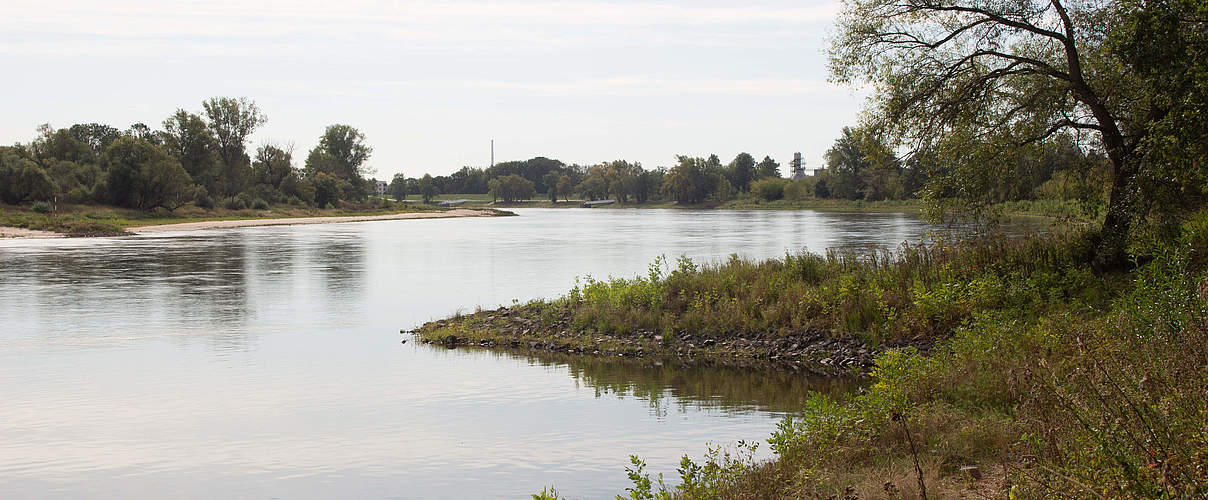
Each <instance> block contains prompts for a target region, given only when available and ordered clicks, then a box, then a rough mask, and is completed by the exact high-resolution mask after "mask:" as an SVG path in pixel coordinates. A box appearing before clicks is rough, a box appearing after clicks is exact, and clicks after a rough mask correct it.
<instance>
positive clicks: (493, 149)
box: [491, 139, 495, 167]
mask: <svg viewBox="0 0 1208 500" xmlns="http://www.w3.org/2000/svg"><path fill="white" fill-rule="evenodd" d="M491 166H492V167H494V166H495V139H491Z"/></svg>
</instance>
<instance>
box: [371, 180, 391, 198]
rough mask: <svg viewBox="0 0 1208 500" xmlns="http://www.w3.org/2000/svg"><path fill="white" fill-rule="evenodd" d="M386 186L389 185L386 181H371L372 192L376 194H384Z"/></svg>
mask: <svg viewBox="0 0 1208 500" xmlns="http://www.w3.org/2000/svg"><path fill="white" fill-rule="evenodd" d="M387 186H389V184H386V181H379V180H374V181H373V192H374V193H377V195H378V196H386V187H387Z"/></svg>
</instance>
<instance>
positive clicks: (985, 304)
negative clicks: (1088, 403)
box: [560, 233, 1108, 343]
mask: <svg viewBox="0 0 1208 500" xmlns="http://www.w3.org/2000/svg"><path fill="white" fill-rule="evenodd" d="M1090 250H1091V244H1090V242H1089V239H1088V238H1087V236H1086V235H1085V234H1081V233H1077V234H1066V235H1062V236H1056V237H1047V238H1016V239H1012V238H1007V237H1002V236H995V237H991V236H987V237H982V238H978V239H975V240H969V241H963V242H959V243H958V242H956V241H953V242H944V241H941V242H933V243H930V244H926V245H902V246H901V247H899V248H897V249H895V250H872V251H857V250H850V249H848V250H832V251H828V252H826V253H825V254H821V255H819V254H812V253H796V254H788V255H785V256H784V257H783V258H781V259H771V260H767V261H763V262H751V261H747V260H743V259H739V258H738V257H737V256H731V258H730V259H729V260H728V261H727V262H724V263H721V264H716V265H698V264H697V263H695V262H693V261H692V260H691V259H688V258H686V257H681V258H680V259H679V260H678V261H677V262H676V263H675V265H674V266H672V265H670V264H669V263H668V262H667V261H666V260H665V259H658V260H656V261H655V262H654V263H652V264H651V266H650V270H649V272H648V273H647V275H646V276H639V277H635V278H629V279H617V278H613V279H608V280H595V279H591V278H587V279H586V280H585V281H584V282H581V283H579V284H578V285H576V286H575V288H574V289H572V290H571V292H570V293H569V294H568V295H567V296H566V297H565V298H563V299H562V301H561V302H560V304H561V305H565V306H568V307H569V309H570V310H571V311H573V316H574V321H575V324H576V325H577V327H579V328H582V329H595V330H597V331H601V332H605V333H610V334H617V335H627V334H632V333H635V332H643V331H653V332H669V333H677V334H678V333H689V334H691V335H694V336H704V337H716V338H725V337H729V336H733V335H737V334H742V335H747V334H757V335H770V336H777V335H786V334H790V333H794V332H800V331H803V330H825V331H827V332H830V334H832V335H840V336H854V337H857V338H860V339H862V340H865V341H869V342H873V343H878V342H885V341H897V340H903V339H909V338H928V339H931V338H942V337H944V336H947V335H949V334H950V333H951V332H952V331H953V330H954V329H955V328H956V327H957V326H959V325H961V324H962V323H963V322H966V321H968V320H969V319H970V318H971V317H972V316H973V313H974V312H975V311H987V310H996V309H1001V308H1020V307H1028V308H1033V309H1034V310H1036V311H1044V310H1046V309H1047V308H1048V307H1049V306H1050V304H1051V303H1052V302H1053V299H1061V300H1063V301H1064V300H1066V299H1072V300H1077V301H1081V302H1085V303H1086V304H1087V305H1088V306H1090V307H1104V306H1106V303H1105V302H1104V301H1105V299H1106V294H1104V293H1102V292H1103V291H1104V290H1106V289H1107V288H1108V287H1107V284H1105V283H1103V282H1102V280H1100V279H1099V278H1096V277H1095V276H1094V275H1093V274H1091V273H1090V272H1089V271H1088V270H1087V269H1086V267H1085V265H1084V264H1085V262H1086V261H1087V260H1088V259H1089V256H1090Z"/></svg>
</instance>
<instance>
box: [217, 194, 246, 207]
mask: <svg viewBox="0 0 1208 500" xmlns="http://www.w3.org/2000/svg"><path fill="white" fill-rule="evenodd" d="M222 208H225V209H227V210H243V209H245V208H247V203H244V201H243V198H240V197H238V196H232V197H230V198H227V199H224V200H222Z"/></svg>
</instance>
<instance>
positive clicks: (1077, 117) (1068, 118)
mask: <svg viewBox="0 0 1208 500" xmlns="http://www.w3.org/2000/svg"><path fill="white" fill-rule="evenodd" d="M1138 5H1142V4H1138ZM1140 9H1144V6H1143V5H1142V6H1141V7H1140ZM1128 15H1131V14H1130V13H1129V12H1128V11H1127V9H1122V8H1121V4H1120V3H1119V0H1116V1H1113V0H1108V1H1104V2H1069V1H1068V0H846V2H845V9H844V11H843V14H842V15H841V17H840V20H839V29H838V36H837V37H836V38H835V39H834V41H833V42H832V47H831V65H830V68H831V72H832V75H833V76H834V77H835V79H836V80H838V81H842V82H855V81H868V82H871V83H873V84H874V86H875V87H876V90H875V92H874V94H873V95H874V98H873V110H872V113H871V114H870V116H871V117H872V119H871V122H872V125H873V126H874V127H876V128H878V129H880V130H882V131H884V132H887V133H889V134H890V137H892V138H894V139H896V140H897V141H900V142H901V143H902V144H904V145H907V146H908V147H909V148H910V149H911V150H912V151H916V152H917V151H925V152H928V153H929V154H936V155H938V156H939V157H940V158H942V161H943V163H945V168H950V172H954V173H961V172H970V171H974V170H980V171H985V170H986V169H993V168H995V167H1000V168H1001V167H1003V166H1005V165H1008V164H1010V162H1012V161H1014V158H1013V156H1015V155H1018V154H1023V153H1026V152H1027V151H1028V148H1027V147H1026V146H1028V145H1031V144H1035V143H1038V142H1042V141H1045V140H1047V139H1049V138H1050V137H1052V136H1053V135H1054V134H1056V133H1058V132H1061V131H1070V132H1072V133H1075V134H1079V133H1081V135H1080V137H1082V138H1083V139H1084V140H1092V139H1093V140H1094V141H1095V143H1097V144H1098V145H1099V146H1100V147H1101V148H1102V149H1103V151H1104V152H1105V153H1106V155H1107V157H1108V158H1109V159H1110V161H1111V164H1112V167H1113V168H1112V176H1111V177H1112V179H1111V182H1112V186H1111V197H1110V201H1109V205H1108V208H1107V214H1106V218H1105V220H1104V223H1103V227H1102V229H1101V232H1100V241H1099V243H1098V246H1097V249H1096V256H1095V265H1096V268H1098V269H1101V270H1103V269H1110V268H1116V267H1120V266H1122V265H1124V264H1125V263H1126V262H1127V260H1126V254H1125V246H1126V243H1127V237H1128V234H1129V232H1130V230H1131V229H1132V228H1133V226H1134V225H1135V222H1136V220H1137V218H1138V216H1139V215H1140V214H1141V212H1142V210H1143V207H1145V206H1146V205H1145V200H1144V199H1143V189H1142V186H1141V185H1140V182H1138V181H1140V180H1141V176H1140V175H1139V174H1140V171H1141V168H1142V165H1143V161H1142V155H1143V151H1141V150H1140V146H1141V145H1142V144H1143V142H1144V141H1145V140H1146V137H1147V135H1148V133H1149V132H1150V128H1151V125H1152V124H1153V123H1154V122H1155V121H1156V120H1161V119H1162V118H1163V117H1165V116H1166V115H1167V114H1168V113H1170V111H1171V106H1169V103H1164V102H1163V101H1162V100H1161V99H1156V98H1155V97H1156V96H1157V95H1158V94H1159V93H1160V92H1161V90H1160V89H1156V88H1155V87H1154V86H1153V85H1146V84H1145V82H1144V81H1143V80H1142V79H1141V78H1139V77H1138V76H1137V73H1136V72H1135V71H1133V70H1132V69H1130V67H1129V65H1128V62H1127V61H1124V60H1121V59H1120V56H1119V52H1118V51H1113V50H1112V47H1111V43H1110V40H1109V38H1110V36H1111V35H1112V33H1113V30H1114V29H1115V28H1116V27H1118V26H1121V25H1122V21H1121V17H1122V16H1128ZM1201 23H1202V21H1201ZM1201 27H1202V24H1201ZM1201 123H1202V122H1201ZM958 184H959V183H958ZM949 187H950V188H951V187H952V185H951V184H950V185H949ZM950 192H956V193H958V194H960V195H962V196H967V197H974V198H976V197H977V196H978V193H977V190H976V189H966V190H963V191H962V189H961V187H960V186H956V188H955V189H952V190H950Z"/></svg>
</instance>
